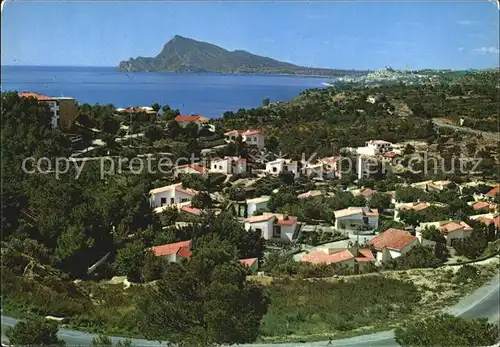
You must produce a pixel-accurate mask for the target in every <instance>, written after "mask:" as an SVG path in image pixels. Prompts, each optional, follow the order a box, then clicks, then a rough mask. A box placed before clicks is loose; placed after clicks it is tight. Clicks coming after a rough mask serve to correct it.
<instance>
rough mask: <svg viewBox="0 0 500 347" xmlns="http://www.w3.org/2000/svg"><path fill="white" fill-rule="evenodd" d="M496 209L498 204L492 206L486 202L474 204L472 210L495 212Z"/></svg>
mask: <svg viewBox="0 0 500 347" xmlns="http://www.w3.org/2000/svg"><path fill="white" fill-rule="evenodd" d="M496 207H497V206H496V204H490V203H489V202H486V201H476V202H475V203H473V204H472V209H473V210H474V211H477V210H494V209H495V208H496Z"/></svg>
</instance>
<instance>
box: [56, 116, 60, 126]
mask: <svg viewBox="0 0 500 347" xmlns="http://www.w3.org/2000/svg"><path fill="white" fill-rule="evenodd" d="M56 124H57V127H58V128H60V127H61V119H60V118H57V119H56Z"/></svg>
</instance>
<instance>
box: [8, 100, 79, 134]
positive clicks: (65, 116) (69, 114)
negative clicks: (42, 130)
mask: <svg viewBox="0 0 500 347" xmlns="http://www.w3.org/2000/svg"><path fill="white" fill-rule="evenodd" d="M18 95H19V97H21V98H35V99H37V100H38V101H41V102H44V103H46V104H47V105H48V106H49V108H50V111H51V113H52V128H54V129H59V128H60V129H62V130H70V129H71V128H73V126H74V124H75V120H76V114H77V112H76V100H75V99H74V98H69V97H63V96H47V95H42V94H38V93H34V92H23V93H19V94H18Z"/></svg>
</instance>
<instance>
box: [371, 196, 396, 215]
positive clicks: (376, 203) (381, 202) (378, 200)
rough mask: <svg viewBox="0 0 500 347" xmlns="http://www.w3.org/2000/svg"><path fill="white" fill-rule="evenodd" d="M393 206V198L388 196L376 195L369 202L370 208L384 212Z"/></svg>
mask: <svg viewBox="0 0 500 347" xmlns="http://www.w3.org/2000/svg"><path fill="white" fill-rule="evenodd" d="M390 206H391V197H390V196H389V195H387V194H382V193H375V194H373V196H372V197H371V198H370V200H368V207H370V208H377V209H379V211H381V212H383V211H384V210H386V209H388V208H389V207H390Z"/></svg>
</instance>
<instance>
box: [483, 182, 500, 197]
mask: <svg viewBox="0 0 500 347" xmlns="http://www.w3.org/2000/svg"><path fill="white" fill-rule="evenodd" d="M498 194H500V185H498V186H496V187H493V188H492V189H491V190H490V191H489V192H488V193H486V196H487V197H490V198H494V197H495V196H497V195H498Z"/></svg>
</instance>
